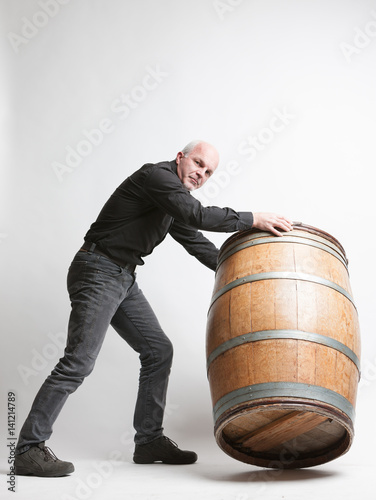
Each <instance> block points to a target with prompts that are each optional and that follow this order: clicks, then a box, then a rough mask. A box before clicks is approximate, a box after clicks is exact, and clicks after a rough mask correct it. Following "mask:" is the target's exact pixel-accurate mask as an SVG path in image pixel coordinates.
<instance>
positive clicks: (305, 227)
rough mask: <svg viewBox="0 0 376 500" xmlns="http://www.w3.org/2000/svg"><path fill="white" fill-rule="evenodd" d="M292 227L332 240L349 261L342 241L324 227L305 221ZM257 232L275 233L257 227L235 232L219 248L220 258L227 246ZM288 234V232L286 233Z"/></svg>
mask: <svg viewBox="0 0 376 500" xmlns="http://www.w3.org/2000/svg"><path fill="white" fill-rule="evenodd" d="M292 227H293V230H295V229H296V230H299V231H306V232H307V233H311V234H315V235H316V236H320V237H321V238H324V239H326V240H328V241H330V242H331V243H333V244H334V245H335V246H336V247H338V249H339V250H340V251H341V252H342V254H343V256H344V259H345V261H346V263H348V259H347V256H346V252H345V249H344V248H343V246H342V245H341V243H340V242H339V241H338V240H337V238H335V237H334V236H332V235H331V234H329V233H328V232H326V231H323V230H322V229H319V228H317V227H315V226H310V225H309V224H305V223H303V222H293V224H292ZM256 233H260V234H266V235H267V234H270V235H271V236H272V235H273V233H271V232H269V231H261V230H260V229H257V228H252V229H245V230H243V231H238V232H236V233H234V234H233V235H232V236H230V237H229V238H228V239H227V240H226V241H225V242H224V243H223V244H222V246H221V247H220V249H219V257H218V260H219V259H220V257H221V255H222V253H223V252H224V251H225V249H226V247H227V246H228V245H231V244H233V243H234V242H236V241H237V240H238V239H240V238H244V236H246V235H248V234H249V235H251V234H256ZM284 234H285V233H284ZM286 234H288V233H286Z"/></svg>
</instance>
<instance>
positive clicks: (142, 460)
mask: <svg viewBox="0 0 376 500" xmlns="http://www.w3.org/2000/svg"><path fill="white" fill-rule="evenodd" d="M196 461H197V459H196V460H193V461H190V462H172V461H171V462H170V461H168V460H153V459H148V458H135V457H133V462H134V463H135V464H145V465H146V464H160V463H162V464H166V465H191V464H194V463H195V462H196Z"/></svg>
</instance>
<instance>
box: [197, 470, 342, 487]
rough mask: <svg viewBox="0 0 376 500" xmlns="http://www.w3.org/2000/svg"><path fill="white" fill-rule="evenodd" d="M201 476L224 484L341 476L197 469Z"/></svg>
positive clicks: (319, 471) (286, 471)
mask: <svg viewBox="0 0 376 500" xmlns="http://www.w3.org/2000/svg"><path fill="white" fill-rule="evenodd" d="M195 472H196V473H197V474H198V475H199V476H202V477H204V478H205V479H209V480H212V481H224V482H237V483H247V482H255V483H257V482H273V481H278V482H283V481H307V480H314V479H325V478H332V477H334V476H336V475H338V474H339V472H338V471H328V470H318V469H315V470H313V469H294V470H281V469H259V470H254V469H252V470H250V471H245V472H237V473H228V472H226V469H225V467H223V468H222V467H216V468H215V469H212V470H205V469H197V470H196V471H195Z"/></svg>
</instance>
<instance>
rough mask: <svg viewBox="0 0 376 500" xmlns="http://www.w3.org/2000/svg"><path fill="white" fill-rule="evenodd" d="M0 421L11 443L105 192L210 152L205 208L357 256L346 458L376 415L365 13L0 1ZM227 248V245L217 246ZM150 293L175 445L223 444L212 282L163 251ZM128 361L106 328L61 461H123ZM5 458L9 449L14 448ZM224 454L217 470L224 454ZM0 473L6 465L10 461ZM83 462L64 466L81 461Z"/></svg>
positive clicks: (373, 42) (228, 4)
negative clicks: (147, 171)
mask: <svg viewBox="0 0 376 500" xmlns="http://www.w3.org/2000/svg"><path fill="white" fill-rule="evenodd" d="M0 8H1V19H2V38H1V41H2V56H3V58H2V70H1V85H2V88H1V91H2V92H1V97H2V102H1V126H2V132H3V140H2V143H3V144H4V145H5V148H4V150H3V162H2V170H1V203H2V206H1V211H0V252H1V284H2V286H1V324H2V328H1V329H2V332H1V333H2V334H1V339H2V347H1V403H0V408H1V411H0V418H1V422H2V424H4V425H2V429H5V427H6V422H5V420H6V416H7V414H6V397H7V393H8V391H14V392H15V393H16V396H17V418H18V421H17V426H18V430H19V429H20V426H21V425H22V423H23V421H24V419H25V417H26V415H27V412H28V411H29V409H30V406H31V403H32V401H33V399H34V396H35V394H36V392H37V390H38V389H39V387H40V386H41V384H42V382H43V381H44V379H45V378H46V376H47V375H48V374H49V373H50V371H51V370H52V368H53V367H54V365H55V363H56V362H57V359H58V358H59V357H60V355H61V354H62V351H63V347H64V340H65V331H66V325H67V321H68V315H69V300H68V294H67V292H66V287H65V279H66V273H67V269H68V267H69V264H70V261H71V260H72V258H73V255H74V253H75V252H76V251H77V250H78V248H79V247H80V245H81V243H82V240H83V236H84V234H85V233H86V231H87V229H88V228H89V226H90V224H91V223H92V222H93V221H94V220H95V218H96V217H97V215H98V213H99V210H100V209H101V207H102V206H103V204H104V203H105V201H106V200H107V198H108V197H109V196H110V194H111V193H112V192H113V191H114V189H115V188H116V187H117V186H118V185H119V184H120V183H121V182H122V181H123V180H124V179H125V178H126V177H127V176H128V175H130V174H131V173H132V172H133V171H134V170H136V169H137V168H139V167H140V166H141V165H142V164H144V163H146V162H158V161H162V160H170V159H173V158H174V157H175V155H176V153H177V152H178V151H179V150H181V149H182V148H183V146H184V145H185V144H186V143H188V142H189V141H190V140H192V139H197V138H200V139H204V140H207V141H209V142H211V143H212V144H214V145H215V146H216V147H217V148H218V150H219V152H220V156H221V162H220V168H219V169H218V171H217V173H216V174H215V176H214V177H213V178H212V179H211V180H210V181H209V182H208V184H207V185H206V186H205V187H204V188H203V191H202V192H201V193H199V192H198V193H197V197H198V198H200V199H201V200H202V201H203V203H204V204H206V205H219V206H230V207H232V208H234V209H237V210H250V211H277V212H280V213H283V214H285V215H287V216H288V217H290V218H292V219H293V220H295V221H303V222H305V223H306V224H310V225H313V226H316V227H319V228H321V229H322V230H324V231H327V232H329V233H331V234H332V235H333V236H335V237H336V238H338V239H339V241H340V242H341V243H342V244H343V246H344V247H345V249H346V252H347V256H348V258H349V261H350V264H349V269H350V278H351V283H352V287H353V292H354V297H355V301H356V303H357V306H358V312H359V317H360V323H361V331H362V342H363V360H362V365H363V380H362V382H361V388H360V391H359V397H358V415H357V421H356V436H355V442H354V445H353V448H352V450H351V451H350V453H349V454H348V455H346V456H345V457H344V458H342V459H340V460H345V461H346V460H347V461H349V463H357V464H362V463H368V464H369V463H370V461H371V460H374V459H373V455H372V454H371V452H372V447H371V449H369V446H368V445H369V436H370V435H371V436H372V435H373V417H372V415H374V413H375V410H376V404H375V393H376V341H375V336H374V324H375V323H376V317H375V299H376V295H375V284H374V283H375V279H376V276H375V274H376V273H375V269H374V265H373V256H374V254H375V250H376V241H375V232H374V224H373V219H374V216H375V202H374V176H373V175H372V171H373V169H374V165H375V148H374V137H375V117H376V97H375V95H376V94H375V88H376V65H375V60H376V59H375V58H376V1H374V0H304V1H301V0H300V1H299V0H285V1H281V0H243V1H241V0H218V1H215V0H174V1H173V0H137V1H136V0H125V1H122V0H70V1H68V0H64V1H63V0H2V1H1V2H0ZM208 236H209V237H210V238H211V239H212V240H213V241H214V242H215V243H216V244H217V245H221V244H222V243H223V242H224V241H225V240H226V239H227V237H228V236H229V235H226V234H208ZM145 260H146V265H145V266H144V267H143V268H139V270H138V281H139V285H140V286H141V288H142V289H143V291H144V293H145V295H146V296H147V297H148V299H149V301H150V303H151V304H152V306H153V308H154V309H155V311H156V313H157V316H158V318H159V319H160V322H161V324H162V326H163V328H164V330H165V331H166V333H167V335H168V336H169V337H170V338H171V340H172V342H173V344H174V347H175V358H174V365H173V370H172V374H171V378H170V387H169V393H168V405H167V416H166V423H165V429H166V434H167V435H169V436H171V437H172V438H173V439H175V440H177V441H179V440H180V441H183V443H187V445H186V446H188V444H189V443H191V442H192V440H195V439H196V440H197V441H200V442H201V443H202V442H207V443H213V439H214V438H213V436H212V432H213V431H212V425H213V423H212V417H211V402H210V395H209V387H208V382H207V379H206V372H205V328H206V313H207V309H208V305H209V302H210V298H211V293H212V288H213V284H214V274H213V273H212V271H210V270H208V269H206V268H204V267H203V266H202V265H201V264H199V263H198V262H197V261H196V260H195V259H193V258H192V257H190V256H189V255H188V254H187V253H186V252H185V251H184V249H182V248H181V247H179V245H178V244H176V243H175V242H174V241H173V240H172V239H171V238H169V237H168V238H166V240H165V241H164V242H163V244H162V245H161V246H160V247H158V248H157V249H156V250H155V251H154V253H153V254H152V255H151V256H149V257H147V258H146V259H145ZM138 370H139V362H138V357H137V355H136V354H135V353H134V352H133V351H132V350H131V349H130V348H129V347H128V346H127V345H126V344H125V343H124V342H123V341H122V340H121V339H120V338H119V337H118V336H117V334H116V333H115V332H114V331H113V330H112V329H111V328H110V329H109V331H108V335H107V337H106V340H105V343H104V346H103V348H102V351H101V353H100V355H99V358H98V361H97V365H96V368H95V370H94V372H93V374H92V375H91V376H90V377H89V378H88V379H87V380H86V381H85V382H84V384H83V386H82V387H80V388H79V389H78V391H77V392H76V393H75V394H73V395H72V396H71V397H70V398H69V400H68V402H67V404H66V406H65V407H64V409H63V411H62V413H61V415H60V417H59V419H58V420H57V422H56V425H55V428H54V431H55V432H54V434H53V437H52V439H51V441H50V445H51V447H52V448H53V449H56V451H57V452H58V454H59V456H63V457H64V456H66V457H67V458H68V459H72V458H74V456H78V457H92V456H98V457H105V456H107V454H108V453H109V452H110V451H111V450H115V449H119V450H122V452H123V453H124V457H125V459H126V460H131V455H132V443H131V441H132V436H133V428H132V418H133V408H134V403H135V398H136V391H137V383H138ZM3 448H5V446H3ZM218 453H222V452H221V451H220V450H219V449H218ZM2 454H3V455H4V456H5V454H6V450H5V449H3V450H2ZM72 454H73V457H72Z"/></svg>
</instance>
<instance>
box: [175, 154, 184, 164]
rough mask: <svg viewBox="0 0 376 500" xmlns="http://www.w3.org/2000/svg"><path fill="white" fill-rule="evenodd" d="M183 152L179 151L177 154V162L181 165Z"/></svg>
mask: <svg viewBox="0 0 376 500" xmlns="http://www.w3.org/2000/svg"><path fill="white" fill-rule="evenodd" d="M183 156H184V155H183V153H182V152H181V151H179V153H178V154H177V155H176V163H177V164H178V165H179V162H180V159H181V158H183Z"/></svg>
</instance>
